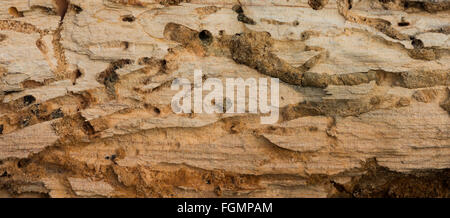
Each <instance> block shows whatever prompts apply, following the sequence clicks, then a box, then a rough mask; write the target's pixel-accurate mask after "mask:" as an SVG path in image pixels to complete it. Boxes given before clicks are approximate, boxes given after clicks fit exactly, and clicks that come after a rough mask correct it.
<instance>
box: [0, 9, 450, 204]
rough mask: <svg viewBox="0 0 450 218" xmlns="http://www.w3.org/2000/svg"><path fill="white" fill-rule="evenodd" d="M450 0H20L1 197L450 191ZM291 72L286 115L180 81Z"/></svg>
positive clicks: (9, 43)
mask: <svg viewBox="0 0 450 218" xmlns="http://www.w3.org/2000/svg"><path fill="white" fill-rule="evenodd" d="M449 11H450V2H449V1H447V0H436V1H427V0H353V1H347V0H258V1H252V0H239V1H237V0H236V1H235V0H206V1H203V0H189V1H188V0H185V1H182V0H178V1H163V0H139V1H138V0H89V1H84V0H71V1H70V2H69V1H66V0H64V1H52V0H30V1H28V0H3V1H1V2H0V197H1V196H6V197H11V196H12V197H15V196H39V197H42V196H49V197H218V196H221V197H336V196H339V197H386V196H389V197H450V190H449V186H448V180H449V178H450V170H449V169H450V116H449V114H450V50H449V49H450V39H449V33H450V26H449V25H450V13H449ZM195 69H201V70H202V71H203V73H204V76H205V77H206V78H219V79H221V80H225V78H228V77H242V78H270V77H276V78H279V79H280V81H281V82H280V119H279V122H277V123H275V124H273V125H262V124H260V116H261V115H260V114H233V115H224V114H191V115H186V114H184V115H183V114H175V113H174V112H173V111H172V109H171V106H170V104H171V98H172V96H173V95H174V94H175V93H176V91H173V90H171V88H170V84H171V83H172V81H173V80H174V79H175V78H177V77H185V78H192V74H193V72H194V70H195Z"/></svg>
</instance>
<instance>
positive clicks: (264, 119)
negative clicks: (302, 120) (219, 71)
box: [171, 70, 279, 124]
mask: <svg viewBox="0 0 450 218" xmlns="http://www.w3.org/2000/svg"><path fill="white" fill-rule="evenodd" d="M268 82H269V81H268V79H267V78H259V79H258V80H257V79H255V78H247V79H245V80H244V79H243V78H226V79H225V85H224V84H223V82H222V80H220V79H218V78H207V79H206V80H205V81H203V74H202V71H201V70H195V71H194V83H193V84H192V83H191V81H190V80H189V79H187V78H176V79H175V80H174V81H173V82H172V86H171V89H172V90H177V91H179V92H178V93H176V94H175V95H174V96H173V97H172V102H171V106H172V110H173V112H174V113H177V114H180V113H186V114H189V113H207V114H212V113H227V114H234V113H253V114H256V113H258V111H259V113H261V114H268V115H267V116H261V124H274V123H276V122H277V121H278V117H279V80H278V79H277V78H271V79H270V84H269V83H268ZM192 85H193V87H192ZM268 86H270V98H269V97H268V94H269V92H268ZM224 87H225V98H224ZM247 88H248V98H247ZM180 89H181V90H180ZM204 91H210V92H209V93H208V94H207V95H206V96H205V97H203V92H204ZM235 97H236V98H235ZM192 98H193V99H192ZM235 99H236V101H235ZM269 100H270V101H269ZM235 102H236V103H235ZM247 103H248V104H247Z"/></svg>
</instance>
